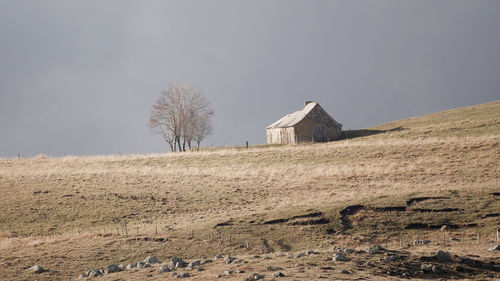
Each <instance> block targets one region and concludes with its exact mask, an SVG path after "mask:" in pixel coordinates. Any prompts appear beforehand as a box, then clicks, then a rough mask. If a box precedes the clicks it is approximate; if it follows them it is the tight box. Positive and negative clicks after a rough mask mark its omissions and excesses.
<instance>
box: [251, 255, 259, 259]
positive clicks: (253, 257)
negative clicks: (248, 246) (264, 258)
mask: <svg viewBox="0 0 500 281" xmlns="http://www.w3.org/2000/svg"><path fill="white" fill-rule="evenodd" d="M252 259H260V256H257V255H255V256H252Z"/></svg>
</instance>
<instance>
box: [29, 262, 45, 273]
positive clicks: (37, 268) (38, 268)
mask: <svg viewBox="0 0 500 281" xmlns="http://www.w3.org/2000/svg"><path fill="white" fill-rule="evenodd" d="M29 270H30V271H33V272H34V273H37V274H38V273H42V272H44V271H45V269H43V268H42V267H41V266H39V265H37V264H35V265H34V266H32V267H30V268H29Z"/></svg>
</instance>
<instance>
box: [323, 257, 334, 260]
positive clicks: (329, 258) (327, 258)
mask: <svg viewBox="0 0 500 281" xmlns="http://www.w3.org/2000/svg"><path fill="white" fill-rule="evenodd" d="M331 260H333V259H332V257H326V258H325V259H324V261H331Z"/></svg>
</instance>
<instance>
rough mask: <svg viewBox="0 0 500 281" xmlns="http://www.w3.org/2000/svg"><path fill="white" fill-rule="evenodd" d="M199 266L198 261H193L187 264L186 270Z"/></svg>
mask: <svg viewBox="0 0 500 281" xmlns="http://www.w3.org/2000/svg"><path fill="white" fill-rule="evenodd" d="M200 264H201V263H200V260H194V261H192V262H190V263H188V268H191V269H193V267H196V266H200Z"/></svg>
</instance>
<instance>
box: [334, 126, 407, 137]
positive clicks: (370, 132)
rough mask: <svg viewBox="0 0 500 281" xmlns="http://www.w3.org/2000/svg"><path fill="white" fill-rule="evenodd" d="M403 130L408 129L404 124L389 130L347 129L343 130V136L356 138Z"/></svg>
mask: <svg viewBox="0 0 500 281" xmlns="http://www.w3.org/2000/svg"><path fill="white" fill-rule="evenodd" d="M403 130H406V129H405V128H403V127H402V126H399V127H396V128H392V129H388V130H369V129H361V130H347V131H342V138H343V139H354V138H360V137H367V136H372V135H377V134H383V133H390V132H399V131H403Z"/></svg>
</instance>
